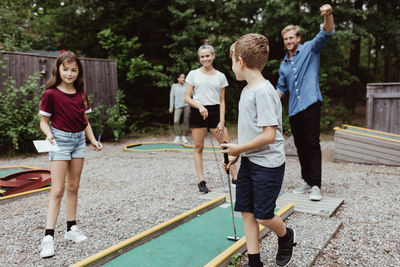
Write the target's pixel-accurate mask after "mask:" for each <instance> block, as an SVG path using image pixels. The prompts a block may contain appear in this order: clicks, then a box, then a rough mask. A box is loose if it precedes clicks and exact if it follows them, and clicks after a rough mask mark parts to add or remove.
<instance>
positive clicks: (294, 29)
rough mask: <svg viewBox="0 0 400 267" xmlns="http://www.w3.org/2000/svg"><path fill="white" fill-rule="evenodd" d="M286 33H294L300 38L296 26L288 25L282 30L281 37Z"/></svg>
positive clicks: (298, 28)
mask: <svg viewBox="0 0 400 267" xmlns="http://www.w3.org/2000/svg"><path fill="white" fill-rule="evenodd" d="M288 31H294V32H295V34H296V36H300V27H299V26H297V25H288V26H286V27H285V28H284V29H283V30H282V32H281V34H282V37H283V35H284V34H285V33H287V32H288Z"/></svg>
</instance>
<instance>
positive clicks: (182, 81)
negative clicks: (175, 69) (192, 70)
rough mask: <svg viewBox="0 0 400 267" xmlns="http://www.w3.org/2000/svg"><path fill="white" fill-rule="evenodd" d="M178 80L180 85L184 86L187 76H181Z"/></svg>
mask: <svg viewBox="0 0 400 267" xmlns="http://www.w3.org/2000/svg"><path fill="white" fill-rule="evenodd" d="M177 80H178V83H179V84H183V83H184V82H185V74H181V75H180V76H179V77H178V78H177Z"/></svg>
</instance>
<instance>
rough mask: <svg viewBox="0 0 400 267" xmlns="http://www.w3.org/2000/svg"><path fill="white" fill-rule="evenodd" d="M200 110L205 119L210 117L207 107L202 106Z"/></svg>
mask: <svg viewBox="0 0 400 267" xmlns="http://www.w3.org/2000/svg"><path fill="white" fill-rule="evenodd" d="M199 112H200V114H201V116H202V117H203V120H205V119H207V118H208V110H207V109H206V108H205V107H203V106H200V108H199Z"/></svg>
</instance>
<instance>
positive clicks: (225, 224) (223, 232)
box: [103, 204, 244, 267]
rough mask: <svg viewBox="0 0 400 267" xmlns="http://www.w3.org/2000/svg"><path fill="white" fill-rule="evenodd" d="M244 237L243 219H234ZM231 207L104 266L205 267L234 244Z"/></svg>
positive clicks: (213, 212) (178, 228)
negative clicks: (230, 237) (230, 238)
mask: <svg viewBox="0 0 400 267" xmlns="http://www.w3.org/2000/svg"><path fill="white" fill-rule="evenodd" d="M235 223H236V230H237V236H238V237H243V236H244V232H243V222H242V218H241V217H235ZM233 235H234V232H233V225H232V215H231V207H230V204H223V205H221V206H218V207H216V208H214V209H212V210H210V211H208V212H206V213H204V214H202V215H199V216H197V217H195V218H193V219H191V220H190V221H188V222H186V223H184V224H182V225H180V226H178V227H176V228H174V229H172V230H170V231H168V232H166V233H165V234H163V235H161V236H159V237H157V238H155V239H153V240H151V241H149V242H147V243H145V244H143V245H141V246H139V247H136V248H134V249H132V250H130V251H127V252H126V253H124V254H122V255H120V256H119V257H117V258H114V259H113V260H111V261H109V262H108V263H106V264H104V265H103V266H152V267H153V266H155V267H156V266H160V267H161V266H182V267H183V266H185V267H186V266H204V265H205V264H207V263H208V262H209V261H211V260H212V259H214V258H215V257H216V256H218V255H219V254H220V253H221V252H222V251H224V250H225V249H227V248H228V247H230V246H231V245H232V244H233V243H234V242H233V241H231V240H228V239H227V238H226V237H227V236H233Z"/></svg>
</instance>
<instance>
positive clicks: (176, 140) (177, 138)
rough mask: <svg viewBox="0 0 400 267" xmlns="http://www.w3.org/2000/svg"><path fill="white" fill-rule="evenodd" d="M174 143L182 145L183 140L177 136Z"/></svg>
mask: <svg viewBox="0 0 400 267" xmlns="http://www.w3.org/2000/svg"><path fill="white" fill-rule="evenodd" d="M173 142H174V143H180V142H181V139H180V138H179V136H175V139H174V141H173Z"/></svg>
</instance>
